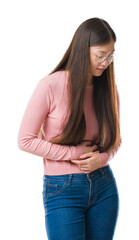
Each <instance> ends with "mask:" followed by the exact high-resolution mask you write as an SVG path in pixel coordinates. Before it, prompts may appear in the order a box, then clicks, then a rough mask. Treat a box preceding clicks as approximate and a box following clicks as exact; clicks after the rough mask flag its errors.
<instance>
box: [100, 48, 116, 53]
mask: <svg viewBox="0 0 139 240" xmlns="http://www.w3.org/2000/svg"><path fill="white" fill-rule="evenodd" d="M98 51H99V52H102V53H107V52H105V51H101V50H98ZM114 51H115V49H113V50H112V51H111V52H114Z"/></svg>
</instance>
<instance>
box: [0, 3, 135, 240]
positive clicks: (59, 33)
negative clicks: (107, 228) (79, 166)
mask: <svg viewBox="0 0 139 240" xmlns="http://www.w3.org/2000/svg"><path fill="white" fill-rule="evenodd" d="M92 17H100V18H103V19H105V20H106V21H108V23H109V24H110V25H111V27H112V28H113V29H114V31H115V32H116V35H117V42H116V44H115V49H116V55H117V56H116V59H115V75H116V83H117V86H118V91H119V96H120V122H121V136H122V146H121V147H120V149H119V151H118V153H117V154H116V155H115V157H114V158H113V159H112V160H111V161H110V166H111V168H112V170H113V172H114V175H115V177H116V181H117V186H118V189H119V196H120V211H119V217H118V222H117V226H116V230H115V236H114V239H115V240H121V239H139V232H138V215H139V205H138V202H139V195H138V182H139V178H138V174H139V170H138V167H139V164H138V162H139V154H138V150H139V146H138V134H139V124H138V123H139V114H138V106H137V103H138V102H139V88H138V86H139V85H138V81H139V78H138V70H139V62H138V54H139V46H138V43H139V34H138V21H139V18H138V5H137V1H134V0H132V1H111V0H105V1H101V0H100V1H91V0H86V1H81V0H79V1H78V0H76V1H64V0H61V1H60V0H59V1H56V0H55V1H54V0H51V1H47V0H22V1H21V0H13V1H10V0H5V1H1V2H0V121H1V122H0V127H1V136H0V148H1V159H0V219H1V225H0V226H1V227H0V228H1V230H0V239H2V240H6V239H14V240H19V239H20V240H24V239H26V240H30V239H34V240H40V239H41V240H46V239H47V237H46V232H45V221H44V209H43V202H42V184H43V179H42V178H43V160H42V158H41V157H38V156H35V155H33V154H30V153H27V152H23V151H21V150H20V149H19V148H18V145H17V135H18V131H19V126H20V123H21V119H22V117H23V114H24V111H25V108H26V106H27V103H28V101H29V99H30V97H31V94H32V92H33V90H34V89H35V87H36V85H37V83H38V81H39V80H40V79H41V78H43V77H44V76H46V75H47V74H49V73H50V72H51V71H52V70H53V69H54V67H55V66H56V65H57V63H58V62H59V61H60V60H61V58H62V56H63V54H64V53H65V51H66V49H67V48H68V46H69V43H70V42H71V39H72V37H73V34H74V32H75V30H76V29H77V27H78V26H79V25H80V24H81V23H82V22H83V21H85V20H86V19H88V18H92ZM65 240H66V239H65Z"/></svg>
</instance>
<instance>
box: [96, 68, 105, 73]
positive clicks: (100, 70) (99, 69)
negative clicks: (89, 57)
mask: <svg viewBox="0 0 139 240" xmlns="http://www.w3.org/2000/svg"><path fill="white" fill-rule="evenodd" d="M97 70H98V71H99V72H103V71H104V70H105V69H102V68H97Z"/></svg>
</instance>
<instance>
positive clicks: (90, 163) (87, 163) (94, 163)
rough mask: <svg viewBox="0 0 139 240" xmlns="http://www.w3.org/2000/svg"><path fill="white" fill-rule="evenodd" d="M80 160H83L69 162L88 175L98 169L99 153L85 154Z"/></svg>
mask: <svg viewBox="0 0 139 240" xmlns="http://www.w3.org/2000/svg"><path fill="white" fill-rule="evenodd" d="M80 158H83V160H71V162H73V163H75V164H77V166H78V167H79V168H80V169H81V171H83V172H84V173H90V172H92V171H94V170H96V169H98V168H100V157H99V151H96V152H89V153H85V154H83V155H81V156H80ZM84 159H85V160H84Z"/></svg>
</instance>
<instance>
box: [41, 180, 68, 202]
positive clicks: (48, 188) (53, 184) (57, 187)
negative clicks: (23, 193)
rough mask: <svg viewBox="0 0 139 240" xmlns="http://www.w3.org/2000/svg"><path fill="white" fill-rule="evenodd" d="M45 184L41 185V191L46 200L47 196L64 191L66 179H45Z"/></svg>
mask: <svg viewBox="0 0 139 240" xmlns="http://www.w3.org/2000/svg"><path fill="white" fill-rule="evenodd" d="M45 181H46V182H45V185H44V187H43V192H44V195H45V197H46V200H47V198H48V197H49V196H55V195H58V194H60V193H61V192H63V191H64V189H65V188H66V187H67V183H68V181H67V180H57V179H47V180H45Z"/></svg>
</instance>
